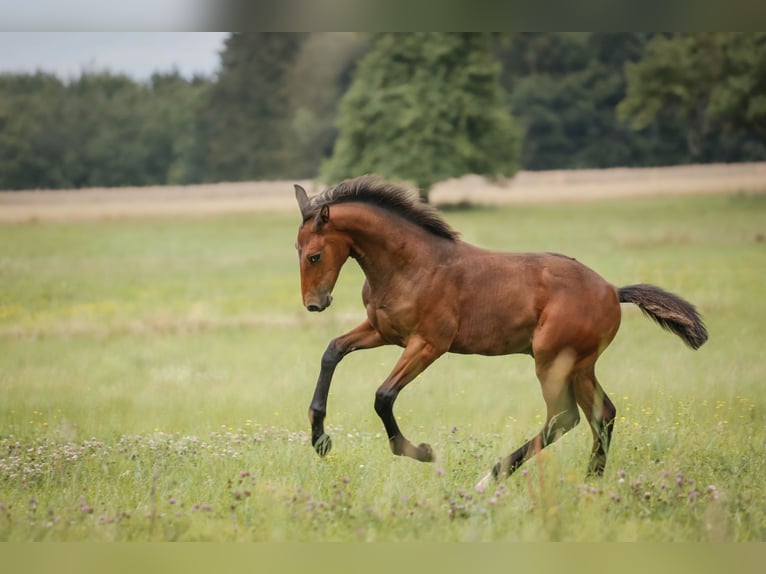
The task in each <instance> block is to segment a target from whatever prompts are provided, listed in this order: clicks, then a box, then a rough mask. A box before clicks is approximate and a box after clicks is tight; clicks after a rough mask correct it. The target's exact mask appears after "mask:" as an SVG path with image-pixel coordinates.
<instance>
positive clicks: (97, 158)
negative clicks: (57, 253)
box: [0, 32, 766, 192]
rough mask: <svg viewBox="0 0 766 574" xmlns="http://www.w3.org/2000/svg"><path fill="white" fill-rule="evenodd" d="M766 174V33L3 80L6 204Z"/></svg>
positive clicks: (410, 39) (636, 36)
mask: <svg viewBox="0 0 766 574" xmlns="http://www.w3.org/2000/svg"><path fill="white" fill-rule="evenodd" d="M764 159H766V34H764V33H694V34H651V33H553V32H549V33H514V34H476V33H471V34H468V33H464V34H459V33H411V34H393V33H380V34H361V33H338V34H330V33H300V34H298V33H248V34H232V35H231V36H230V37H229V38H228V39H227V40H226V42H225V46H224V49H223V51H222V53H221V64H220V68H219V71H218V73H217V74H216V75H215V76H214V77H194V78H185V77H183V76H181V75H180V74H178V73H177V72H162V73H160V72H158V73H156V74H155V75H153V76H152V77H151V78H150V79H149V80H148V81H143V82H142V81H137V80H134V79H132V78H129V77H127V76H123V75H118V74H112V73H108V72H105V73H83V74H81V75H80V76H79V77H78V78H74V79H70V80H62V79H60V78H58V77H56V76H54V75H52V74H47V73H43V72H37V73H35V74H2V75H0V189H30V188H72V187H91V186H125V185H162V184H191V183H204V182H217V181H246V180H273V179H293V178H301V179H302V178H317V177H318V178H321V179H323V180H324V181H328V182H329V181H335V180H338V179H341V178H343V177H349V176H353V175H359V174H360V173H364V172H371V171H374V172H377V173H381V174H383V175H384V176H386V177H392V178H397V179H406V180H409V181H412V182H413V183H415V184H416V185H418V186H419V187H421V189H423V190H425V191H426V192H427V189H428V188H429V187H430V186H431V185H432V184H433V183H435V182H437V181H440V180H442V179H446V178H448V177H454V176H459V175H462V174H464V173H480V174H483V175H486V176H489V177H496V176H497V177H500V176H511V175H513V173H514V172H515V171H516V170H517V169H533V170H537V169H571V168H585V167H613V166H652V165H671V164H679V163H699V162H703V163H704V162H736V161H754V160H764Z"/></svg>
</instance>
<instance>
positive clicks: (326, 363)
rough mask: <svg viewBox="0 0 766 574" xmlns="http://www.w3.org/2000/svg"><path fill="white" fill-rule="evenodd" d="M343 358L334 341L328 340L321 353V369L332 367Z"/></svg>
mask: <svg viewBox="0 0 766 574" xmlns="http://www.w3.org/2000/svg"><path fill="white" fill-rule="evenodd" d="M342 358H343V352H342V351H341V350H340V349H339V348H338V345H337V344H336V343H335V341H334V340H333V341H330V344H329V345H327V349H325V352H324V353H323V354H322V369H334V368H335V366H336V365H337V364H338V363H339V362H340V360H341V359H342Z"/></svg>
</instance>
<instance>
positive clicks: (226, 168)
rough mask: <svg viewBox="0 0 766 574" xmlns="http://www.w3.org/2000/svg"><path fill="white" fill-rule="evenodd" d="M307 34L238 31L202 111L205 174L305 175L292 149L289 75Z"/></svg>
mask: <svg viewBox="0 0 766 574" xmlns="http://www.w3.org/2000/svg"><path fill="white" fill-rule="evenodd" d="M305 38H306V35H305V34H285V33H264V32H258V33H236V34H232V36H230V37H229V38H228V39H227V40H226V45H225V48H224V50H223V53H222V55H221V72H220V74H219V75H218V78H217V81H216V82H215V84H214V85H213V86H212V88H211V89H210V92H209V94H208V97H207V101H206V104H205V106H204V111H203V116H204V117H203V122H202V123H201V130H202V132H201V134H200V135H201V137H202V138H203V139H204V142H205V145H206V148H207V149H206V160H207V165H206V179H209V180H229V181H240V180H248V179H279V178H288V177H289V178H294V177H302V176H306V175H307V174H306V173H305V172H306V168H305V166H302V165H300V161H299V159H300V158H298V156H297V154H296V153H295V151H294V150H295V148H296V147H297V146H298V142H297V140H296V137H295V132H294V130H293V129H292V127H291V121H292V118H291V114H290V112H291V110H290V94H289V92H288V82H287V78H288V75H289V73H290V70H291V69H292V67H293V65H294V64H295V60H296V58H297V56H298V54H299V53H300V48H301V45H302V44H303V42H304V40H305Z"/></svg>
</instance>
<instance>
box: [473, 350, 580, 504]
mask: <svg viewBox="0 0 766 574" xmlns="http://www.w3.org/2000/svg"><path fill="white" fill-rule="evenodd" d="M575 358H576V356H575V353H574V351H572V350H564V351H562V352H561V353H559V354H558V355H557V356H556V358H555V359H554V360H552V361H550V362H547V363H542V364H541V363H538V366H537V376H538V378H539V379H540V383H541V386H542V391H543V398H544V399H545V406H546V420H545V424H543V427H542V428H541V429H540V432H538V433H537V435H535V436H534V437H533V438H532V439H530V440H528V441H527V442H525V443H524V444H523V445H521V447H519V448H518V449H517V450H515V451H514V452H512V453H511V454H510V455H508V456H507V457H505V458H503V459H501V460H500V462H498V463H497V464H496V465H495V466H494V467H493V468H492V470H491V471H490V472H489V474H487V476H485V477H484V478H483V479H481V481H479V483H478V484H477V485H476V489H477V490H479V491H483V490H484V489H485V488H486V487H487V486H488V485H489V483H490V482H491V481H492V479H499V478H505V477H507V476H509V475H510V474H512V473H513V472H514V471H515V470H516V469H517V468H519V467H520V466H521V465H522V464H523V463H524V462H525V461H527V460H529V459H530V458H532V457H533V456H534V455H535V454H537V453H538V452H540V451H541V450H542V449H544V448H545V447H546V446H548V445H550V444H553V443H554V442H555V441H557V440H558V439H559V438H561V437H562V436H563V435H564V434H565V433H567V432H568V431H570V430H571V429H573V428H574V427H575V426H576V425H577V423H579V422H580V415H579V412H578V411H577V403H576V401H575V394H574V389H573V387H572V384H571V372H572V367H573V366H574V363H575Z"/></svg>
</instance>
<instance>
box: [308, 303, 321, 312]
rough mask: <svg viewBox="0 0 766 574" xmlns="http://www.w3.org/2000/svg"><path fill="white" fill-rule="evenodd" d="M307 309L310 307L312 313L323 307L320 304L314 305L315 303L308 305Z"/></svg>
mask: <svg viewBox="0 0 766 574" xmlns="http://www.w3.org/2000/svg"><path fill="white" fill-rule="evenodd" d="M306 309H308V310H309V311H311V312H312V313H314V312H316V311H321V310H322V308H321V307H320V306H319V305H314V304H313V303H312V304H311V305H306Z"/></svg>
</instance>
